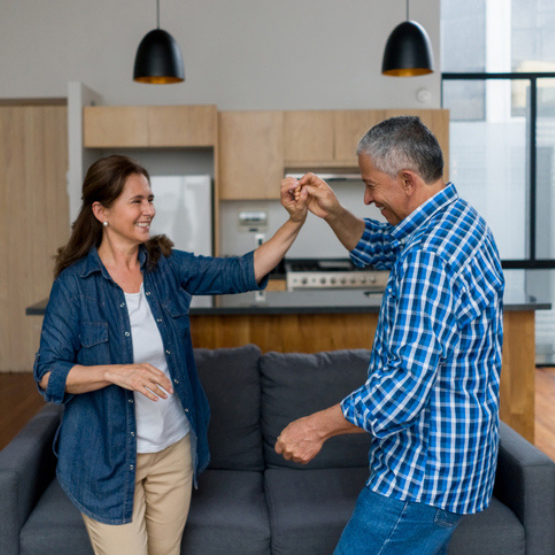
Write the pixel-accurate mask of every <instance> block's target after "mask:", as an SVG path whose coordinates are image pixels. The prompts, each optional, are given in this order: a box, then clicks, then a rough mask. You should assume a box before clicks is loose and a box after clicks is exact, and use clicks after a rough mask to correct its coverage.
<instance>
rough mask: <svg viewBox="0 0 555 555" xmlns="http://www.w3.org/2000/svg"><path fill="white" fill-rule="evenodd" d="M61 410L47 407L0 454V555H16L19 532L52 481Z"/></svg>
mask: <svg viewBox="0 0 555 555" xmlns="http://www.w3.org/2000/svg"><path fill="white" fill-rule="evenodd" d="M62 412H63V407H61V406H59V405H54V404H50V403H49V404H48V405H47V406H45V407H44V408H43V409H42V410H41V411H40V412H39V413H37V414H36V415H35V416H34V417H33V418H32V419H31V420H30V421H29V422H28V423H27V425H26V426H25V427H24V428H23V429H22V430H21V431H20V432H19V434H18V435H17V436H16V437H15V438H14V439H13V440H12V441H11V442H10V443H9V444H8V445H7V446H6V447H5V448H4V449H2V451H1V452H0V492H1V494H0V553H2V554H3V555H18V554H19V532H20V530H21V528H22V526H23V524H24V523H25V521H26V520H27V517H28V516H29V514H30V512H31V511H32V509H33V507H34V506H35V504H36V503H37V500H38V499H39V498H40V496H41V495H42V493H43V492H44V490H45V488H46V487H47V486H48V484H49V483H50V482H51V481H52V480H53V479H54V476H55V469H56V457H55V455H54V453H53V451H52V441H53V439H54V435H55V433H56V429H57V428H58V425H59V423H60V420H61V416H62Z"/></svg>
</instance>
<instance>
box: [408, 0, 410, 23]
mask: <svg viewBox="0 0 555 555" xmlns="http://www.w3.org/2000/svg"><path fill="white" fill-rule="evenodd" d="M407 21H410V18H409V0H407Z"/></svg>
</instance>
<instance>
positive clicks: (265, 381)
mask: <svg viewBox="0 0 555 555" xmlns="http://www.w3.org/2000/svg"><path fill="white" fill-rule="evenodd" d="M369 360H370V351H369V350H367V349H356V350H355V349H353V350H343V351H329V352H320V353H316V354H301V353H286V354H282V353H275V352H270V353H266V354H264V355H262V358H261V359H260V371H261V373H262V435H263V442H264V458H265V460H266V465H267V466H268V467H270V468H272V467H274V468H275V467H289V468H307V469H312V468H345V467H367V466H368V451H369V448H370V436H369V434H365V433H364V434H346V435H342V436H336V437H333V438H331V439H330V440H328V441H327V442H326V443H325V444H324V447H323V448H322V451H321V452H320V453H319V454H318V455H317V456H316V457H315V458H314V459H313V460H312V461H311V462H310V463H308V464H307V465H301V464H298V463H294V462H291V461H286V460H285V459H284V458H283V457H282V456H281V455H278V454H277V453H276V452H275V451H274V445H275V442H276V440H277V437H278V435H279V434H280V433H281V431H282V430H283V428H285V426H287V424H289V423H290V422H292V421H293V420H296V419H297V418H300V417H302V416H308V415H309V414H312V413H313V412H316V411H319V410H322V409H325V408H328V407H330V406H332V405H335V404H337V403H339V402H340V401H342V400H343V399H344V398H345V397H346V396H347V395H348V394H349V393H352V392H353V391H354V390H355V389H358V388H359V387H360V386H361V385H362V384H364V382H365V381H366V378H367V372H368V362H369Z"/></svg>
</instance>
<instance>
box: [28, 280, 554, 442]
mask: <svg viewBox="0 0 555 555" xmlns="http://www.w3.org/2000/svg"><path fill="white" fill-rule="evenodd" d="M381 299H382V295H381V293H379V292H372V291H366V292H365V291H361V290H356V291H344V290H339V291H329V290H328V291H312V290H304V291H292V292H278V291H264V292H251V293H243V294H240V295H221V296H218V297H214V299H213V306H212V307H198V308H191V310H190V317H191V336H192V340H193V345H194V346H195V347H205V348H208V349H216V348H221V347H237V346H240V345H245V344H247V343H254V344H256V345H258V346H259V347H260V348H261V349H262V351H263V352H267V351H278V352H304V353H314V352H318V351H329V350H336V349H358V348H362V349H370V348H371V347H372V342H373V338H374V334H375V332H376V327H377V323H378V314H379V310H380V304H381ZM504 304H505V311H504V318H503V321H504V341H503V362H502V371H501V386H500V389H501V392H500V396H501V407H500V414H501V418H502V420H504V421H505V422H506V423H507V424H509V425H510V426H511V427H512V428H514V429H515V430H516V431H517V432H519V433H520V434H521V435H523V436H524V437H525V438H526V439H528V441H530V442H532V443H533V441H534V406H535V402H534V396H535V331H534V312H535V311H536V310H548V309H550V308H551V305H550V303H547V302H541V301H538V300H536V299H534V298H532V297H529V296H526V295H515V294H511V293H507V294H506V295H505V299H504ZM45 307H46V301H42V302H41V303H37V304H36V305H33V306H31V307H29V308H28V309H27V314H29V315H41V314H44V309H45Z"/></svg>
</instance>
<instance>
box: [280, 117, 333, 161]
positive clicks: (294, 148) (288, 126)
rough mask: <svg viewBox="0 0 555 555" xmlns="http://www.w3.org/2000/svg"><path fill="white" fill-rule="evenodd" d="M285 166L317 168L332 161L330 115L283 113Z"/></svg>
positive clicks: (331, 121) (331, 119)
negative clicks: (325, 162)
mask: <svg viewBox="0 0 555 555" xmlns="http://www.w3.org/2000/svg"><path fill="white" fill-rule="evenodd" d="M284 125H285V131H284V132H285V165H286V166H288V167H313V168H314V167H318V166H321V165H322V162H323V161H328V160H332V159H333V157H334V136H333V135H334V112H333V111H329V110H328V111H324V110H306V111H305V110H299V111H294V112H285V114H284Z"/></svg>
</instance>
